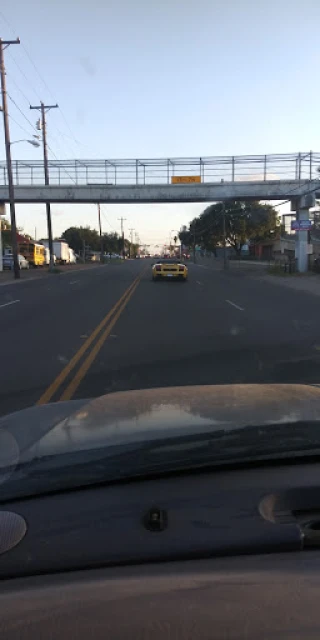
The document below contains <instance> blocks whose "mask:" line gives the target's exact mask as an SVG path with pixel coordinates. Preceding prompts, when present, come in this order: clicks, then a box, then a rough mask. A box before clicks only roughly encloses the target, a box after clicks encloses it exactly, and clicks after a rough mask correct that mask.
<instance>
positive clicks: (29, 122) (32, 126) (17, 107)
mask: <svg viewBox="0 0 320 640" xmlns="http://www.w3.org/2000/svg"><path fill="white" fill-rule="evenodd" d="M7 96H8V98H9V100H11V102H12V103H13V104H14V106H15V107H16V109H18V111H19V113H21V115H22V117H23V118H24V119H25V120H26V122H27V123H28V124H29V125H30V127H31V129H34V130H36V128H35V126H34V124H32V122H31V121H30V120H29V118H27V116H26V115H25V114H24V113H23V111H22V109H20V107H19V105H18V104H17V103H16V101H15V100H14V99H13V98H12V96H10V94H9V93H7Z"/></svg>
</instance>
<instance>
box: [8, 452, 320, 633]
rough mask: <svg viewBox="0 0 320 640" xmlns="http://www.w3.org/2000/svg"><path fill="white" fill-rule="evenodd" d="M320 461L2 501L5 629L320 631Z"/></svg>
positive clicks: (160, 479) (75, 630) (188, 631)
mask: <svg viewBox="0 0 320 640" xmlns="http://www.w3.org/2000/svg"><path fill="white" fill-rule="evenodd" d="M319 472H320V465H319V464H318V463H314V462H310V463H309V464H295V465H289V464H288V465H281V466H274V465H273V466H271V465H270V466H264V467H259V468H251V469H249V468H247V469H238V470H224V471H222V470H220V471H218V472H212V473H207V472H206V473H200V474H199V473H198V474H190V475H178V476H172V477H170V478H157V479H152V480H144V481H142V480H139V481H134V482H130V483H123V484H118V485H109V486H99V487H91V488H86V489H82V490H77V491H70V492H66V493H59V494H54V495H47V496H42V497H38V498H29V499H24V500H19V501H14V502H7V503H3V504H2V505H1V508H0V531H1V530H2V535H0V551H1V552H2V553H1V555H0V578H1V581H0V632H1V633H2V636H3V637H5V638H6V639H9V640H11V639H13V638H14V639H15V638H19V639H21V638H22V639H23V638H28V640H29V638H35V637H36V638H55V637H59V638H70V637H77V638H86V639H87V638H89V637H92V638H95V639H96V638H106V637H107V636H108V637H112V638H149V637H150V638H161V639H163V638H177V639H178V638H192V639H193V638H197V637H199V638H257V637H260V638H264V637H272V638H275V637H281V638H287V637H288V638H289V637H294V638H297V637H301V638H313V637H319V635H320V613H318V610H319V605H318V593H319V587H320V578H319V567H320V544H319V533H318V532H319V530H320V486H319ZM23 525H24V526H23ZM18 530H19V533H18ZM318 549H319V550H318ZM278 633H279V636H277V634H278ZM290 634H291V635H290ZM312 634H313V635H312Z"/></svg>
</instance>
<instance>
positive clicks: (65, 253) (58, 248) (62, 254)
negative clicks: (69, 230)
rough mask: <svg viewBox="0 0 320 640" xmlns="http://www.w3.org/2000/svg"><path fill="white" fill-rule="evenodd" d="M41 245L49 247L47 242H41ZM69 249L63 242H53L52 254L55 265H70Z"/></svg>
mask: <svg viewBox="0 0 320 640" xmlns="http://www.w3.org/2000/svg"><path fill="white" fill-rule="evenodd" d="M42 244H43V245H44V246H45V247H49V241H48V240H43V241H42ZM69 252H70V247H69V245H68V243H67V242H65V241H64V240H54V241H53V253H54V255H55V256H56V262H57V264H69V263H70V253H69Z"/></svg>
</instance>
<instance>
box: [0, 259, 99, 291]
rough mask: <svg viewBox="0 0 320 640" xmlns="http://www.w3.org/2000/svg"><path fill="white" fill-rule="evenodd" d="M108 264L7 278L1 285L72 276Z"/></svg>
mask: <svg viewBox="0 0 320 640" xmlns="http://www.w3.org/2000/svg"><path fill="white" fill-rule="evenodd" d="M106 266H107V265H101V264H99V265H95V266H94V267H85V268H84V269H72V270H71V271H63V272H60V273H46V274H43V275H40V276H35V277H31V278H26V279H24V278H22V279H20V280H14V279H13V280H7V281H6V282H0V287H6V286H7V285H12V284H22V283H23V284H25V283H26V282H34V281H35V280H39V281H41V280H45V279H46V278H51V277H52V276H70V275H72V274H73V273H81V272H82V271H93V270H95V269H100V268H101V267H106Z"/></svg>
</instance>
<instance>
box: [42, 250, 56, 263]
mask: <svg viewBox="0 0 320 640" xmlns="http://www.w3.org/2000/svg"><path fill="white" fill-rule="evenodd" d="M44 250H45V260H46V265H49V264H50V251H49V248H48V247H45V248H44ZM56 261H57V258H56V256H55V255H54V254H53V264H56Z"/></svg>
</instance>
